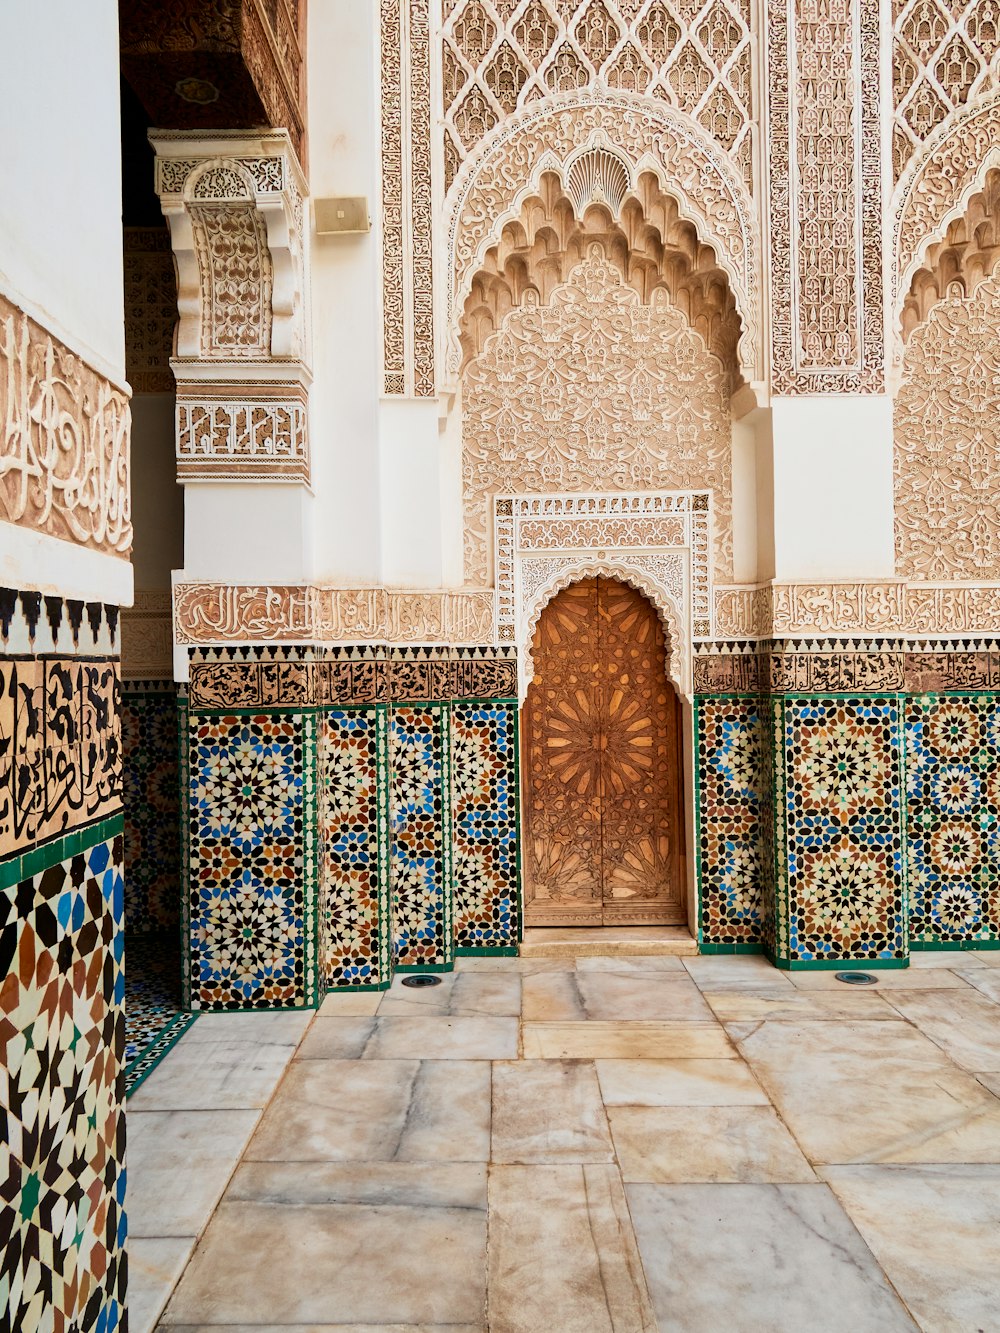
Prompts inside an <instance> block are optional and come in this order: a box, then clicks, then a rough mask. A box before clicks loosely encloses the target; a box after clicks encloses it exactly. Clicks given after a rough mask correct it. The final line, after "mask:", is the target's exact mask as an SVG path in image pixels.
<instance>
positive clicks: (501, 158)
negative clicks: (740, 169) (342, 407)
mask: <svg viewBox="0 0 1000 1333" xmlns="http://www.w3.org/2000/svg"><path fill="white" fill-rule="evenodd" d="M588 146H606V147H608V148H610V149H612V150H613V151H614V152H615V153H616V154H617V155H618V156H620V157H621V158H622V160H623V161H624V162H625V163H626V164H627V165H628V167H629V169H630V171H631V173H632V181H633V182H635V181H636V180H637V179H638V177H639V175H640V174H641V173H642V172H644V171H651V172H652V173H654V175H655V176H656V177H657V179H658V181H659V183H660V186H661V188H662V189H663V191H664V193H666V194H668V195H669V196H670V197H671V198H672V199H673V200H674V201H675V202H676V204H677V207H678V210H679V212H680V214H681V216H682V217H684V218H685V219H686V220H687V221H689V222H690V223H692V225H693V226H694V227H695V229H696V231H697V233H698V236H699V237H700V238H701V240H702V241H703V242H705V243H706V244H708V245H710V246H711V247H712V248H713V250H714V251H715V254H716V256H717V261H718V264H719V266H720V268H721V269H722V270H723V271H724V272H725V274H726V276H727V279H728V281H729V284H730V287H731V289H732V292H733V295H734V298H735V301H736V305H737V309H738V311H739V315H740V319H741V321H742V326H743V335H742V338H741V341H740V353H739V356H740V363H741V368H742V371H743V374H744V377H745V378H746V379H748V380H751V381H754V380H760V379H762V378H763V353H762V348H761V338H760V328H761V315H760V299H761V283H760V237H759V232H758V228H757V224H756V221H755V211H754V205H753V201H752V199H751V197H750V195H749V192H748V191H747V188H746V185H745V183H744V181H743V180H742V179H741V178H740V176H739V174H738V173H737V171H736V169H735V168H734V166H733V164H732V163H731V162H730V160H729V159H728V158H727V157H726V155H725V154H724V153H723V151H722V150H721V149H720V148H719V146H718V144H716V143H715V141H714V140H712V139H710V138H709V137H708V136H707V135H706V134H705V132H704V130H702V129H701V127H700V126H699V125H698V124H697V122H695V121H693V120H692V119H691V118H690V117H689V116H686V115H685V114H684V113H682V112H679V111H676V110H674V109H673V108H670V107H668V106H666V105H660V104H658V103H654V102H653V101H651V100H650V99H648V98H644V97H641V96H635V95H630V94H626V93H610V92H603V93H600V92H599V93H597V94H595V93H593V92H591V93H579V92H574V93H568V94H564V95H561V96H558V97H553V98H547V99H545V100H544V101H542V102H536V103H533V104H531V106H529V107H526V108H524V109H523V110H522V111H520V112H518V113H516V114H515V115H513V116H511V117H509V118H508V119H507V120H505V121H504V122H503V124H502V125H501V126H500V127H498V129H497V130H495V131H494V132H493V134H491V135H490V136H488V137H487V138H486V139H485V140H484V142H483V144H482V145H481V147H480V148H479V150H478V151H477V152H476V153H475V154H474V155H473V156H472V157H470V158H469V159H468V161H467V162H466V163H465V165H464V166H463V168H462V170H461V171H460V172H459V174H458V176H457V177H456V179H455V182H454V184H453V185H452V188H451V191H450V193H449V197H448V201H447V202H446V233H445V236H446V245H447V298H446V300H447V321H446V326H447V337H448V346H447V349H446V365H447V369H448V373H449V376H450V377H452V378H454V377H455V376H456V375H457V373H458V370H459V367H460V365H461V361H462V351H461V346H460V343H459V337H458V332H459V331H458V325H459V317H460V313H461V311H462V309H463V308H464V305H465V302H466V299H467V298H468V295H469V292H470V290H471V287H472V282H473V279H474V277H475V275H476V273H477V272H478V271H479V269H481V268H482V266H483V264H484V262H485V258H486V254H487V251H488V250H489V249H490V248H491V247H492V246H495V245H497V244H498V241H499V238H500V236H501V234H502V232H503V230H504V227H505V226H506V225H507V224H508V223H510V222H513V221H515V220H516V219H517V217H518V216H519V214H520V212H521V209H522V207H523V205H524V204H525V202H526V201H527V200H528V199H529V198H530V197H531V195H532V194H535V193H538V192H539V190H540V189H541V178H542V176H543V174H544V173H545V172H546V171H556V172H557V174H559V176H560V178H561V179H562V181H563V182H564V183H565V182H566V180H567V175H568V169H569V167H570V166H571V164H572V162H573V161H574V160H576V159H577V158H578V157H579V154H580V150H581V149H585V148H587V147H588Z"/></svg>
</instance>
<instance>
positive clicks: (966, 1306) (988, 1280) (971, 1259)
mask: <svg viewBox="0 0 1000 1333" xmlns="http://www.w3.org/2000/svg"><path fill="white" fill-rule="evenodd" d="M824 1174H825V1176H826V1178H827V1180H828V1181H829V1183H830V1186H831V1188H832V1189H833V1191H834V1193H835V1194H836V1195H837V1198H838V1199H839V1200H840V1203H841V1204H842V1206H843V1207H844V1209H845V1210H846V1212H847V1213H848V1215H849V1216H850V1218H851V1220H852V1221H853V1222H854V1225H855V1226H856V1227H857V1228H858V1230H859V1231H860V1232H861V1235H862V1236H863V1237H864V1239H865V1240H866V1241H867V1243H868V1245H869V1247H870V1249H871V1251H872V1253H873V1254H874V1255H875V1258H876V1259H877V1260H878V1262H879V1263H880V1264H881V1265H882V1267H883V1269H884V1270H885V1272H886V1274H887V1275H888V1277H889V1279H890V1281H891V1282H892V1284H893V1286H894V1287H895V1288H896V1290H897V1291H898V1292H899V1294H900V1296H902V1298H903V1300H904V1301H905V1302H906V1304H907V1306H908V1307H909V1309H910V1311H911V1312H912V1314H913V1316H914V1318H915V1319H916V1320H917V1322H918V1324H919V1325H920V1327H921V1328H923V1329H927V1330H933V1333H937V1331H938V1330H942V1331H943V1330H954V1333H964V1331H965V1330H977V1329H982V1330H986V1329H993V1328H996V1327H997V1324H998V1316H1000V1166H974V1167H970V1166H940V1165H930V1166H905V1167H904V1166H836V1167H828V1168H826V1170H825V1172H824Z"/></svg>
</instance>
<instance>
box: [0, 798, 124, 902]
mask: <svg viewBox="0 0 1000 1333" xmlns="http://www.w3.org/2000/svg"><path fill="white" fill-rule="evenodd" d="M124 832H125V815H124V812H119V813H118V814H114V815H107V816H105V818H103V819H97V820H95V821H94V822H93V823H92V824H83V825H81V826H80V827H78V828H75V829H71V830H70V831H69V832H68V833H63V834H60V835H59V836H58V837H54V838H50V839H49V840H48V841H47V842H43V843H41V844H40V845H39V846H37V847H29V848H28V850H27V851H25V852H20V853H18V854H17V855H16V856H10V857H8V858H7V860H6V861H3V862H0V889H9V888H12V887H13V886H14V885H15V884H20V883H21V881H22V880H25V879H34V877H35V876H36V875H41V874H44V872H45V871H46V870H49V869H51V868H52V866H55V865H59V864H60V863H61V862H63V861H66V860H68V859H69V858H70V857H71V856H78V855H79V854H80V853H81V852H85V851H87V850H89V848H91V847H96V846H97V844H98V843H101V842H108V841H109V840H110V839H111V838H116V837H118V835H119V834H122V833H124Z"/></svg>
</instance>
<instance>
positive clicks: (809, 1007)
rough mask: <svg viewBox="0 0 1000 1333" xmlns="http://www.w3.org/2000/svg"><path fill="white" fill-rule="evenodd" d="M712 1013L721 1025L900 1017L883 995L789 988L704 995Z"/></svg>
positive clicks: (732, 990)
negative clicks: (756, 1021) (764, 1020)
mask: <svg viewBox="0 0 1000 1333" xmlns="http://www.w3.org/2000/svg"><path fill="white" fill-rule="evenodd" d="M705 999H706V1001H707V1003H708V1006H709V1008H710V1009H711V1010H712V1013H713V1014H715V1016H716V1018H717V1019H719V1021H720V1022H722V1023H746V1022H753V1021H755V1020H756V1019H763V1018H787V1019H790V1020H791V1021H792V1022H798V1021H801V1020H806V1021H811V1022H841V1021H843V1020H848V1021H850V1022H863V1021H865V1020H879V1019H880V1020H881V1021H882V1022H885V1021H886V1020H887V1019H893V1018H896V1017H897V1014H896V1010H895V1009H893V1008H892V1006H891V1005H890V1004H889V1003H888V1001H887V1000H886V999H885V997H884V996H882V995H876V994H874V993H873V992H872V991H869V990H856V991H851V990H848V989H847V987H846V986H845V987H844V988H843V990H842V991H828V990H816V991H803V990H798V989H796V987H795V986H789V987H788V988H787V989H785V990H781V991H773V990H767V991H764V990H749V989H747V988H746V987H739V986H734V987H731V988H730V989H729V990H724V991H711V990H708V991H706V992H705Z"/></svg>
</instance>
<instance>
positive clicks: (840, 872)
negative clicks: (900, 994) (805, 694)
mask: <svg viewBox="0 0 1000 1333" xmlns="http://www.w3.org/2000/svg"><path fill="white" fill-rule="evenodd" d="M783 714H784V716H783V728H782V731H781V732H780V733H779V736H780V741H781V743H782V750H783V754H782V755H781V758H782V760H783V764H784V775H783V777H784V782H783V802H782V805H783V808H782V811H781V813H780V814H779V825H783V828H782V830H781V834H782V837H783V840H784V856H779V858H778V864H779V867H783V868H784V871H785V875H786V876H787V879H786V881H785V884H784V885H783V886H782V887H783V889H784V893H782V892H779V904H780V903H781V900H782V898H783V897H784V896H785V894H787V905H786V909H785V912H782V911H781V906H780V905H779V913H780V914H781V915H784V916H785V917H786V919H787V928H788V938H787V958H788V959H789V960H791V961H793V962H804V961H810V962H835V961H837V960H843V959H864V960H866V961H875V960H885V961H887V960H895V959H902V958H904V957H905V956H906V913H905V902H904V887H903V855H902V790H901V788H902V783H901V758H902V754H901V749H902V746H901V741H902V735H901V733H902V727H901V705H900V703H899V701H898V700H897V699H896V698H878V697H857V698H788V699H786V700H785V701H784V708H783Z"/></svg>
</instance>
